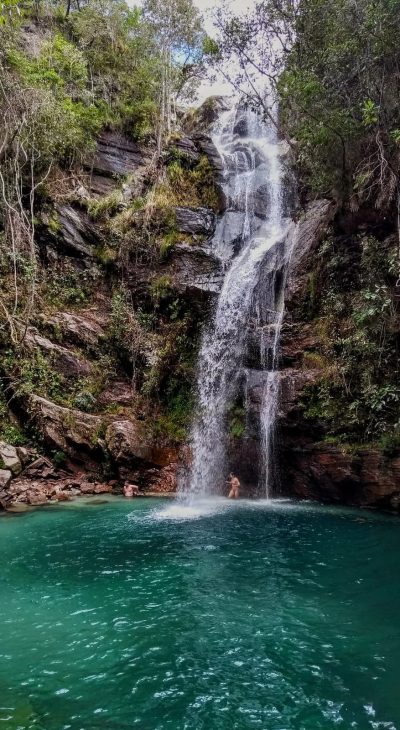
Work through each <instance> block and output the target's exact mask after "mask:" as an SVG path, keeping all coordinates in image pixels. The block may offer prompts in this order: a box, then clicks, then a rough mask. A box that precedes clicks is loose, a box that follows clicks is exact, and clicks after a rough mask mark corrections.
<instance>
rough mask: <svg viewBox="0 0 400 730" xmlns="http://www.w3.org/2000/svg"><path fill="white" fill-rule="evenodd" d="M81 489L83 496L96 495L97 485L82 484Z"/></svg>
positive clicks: (90, 483)
mask: <svg viewBox="0 0 400 730" xmlns="http://www.w3.org/2000/svg"><path fill="white" fill-rule="evenodd" d="M79 489H80V491H81V493H82V494H94V489H95V485H94V484H92V482H82V483H81V484H80V485H79Z"/></svg>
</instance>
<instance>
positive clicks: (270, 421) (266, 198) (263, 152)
mask: <svg viewBox="0 0 400 730" xmlns="http://www.w3.org/2000/svg"><path fill="white" fill-rule="evenodd" d="M213 141H214V144H215V146H216V147H217V149H218V151H219V153H220V155H221V158H222V160H223V165H224V181H223V188H224V193H225V196H226V200H227V204H228V209H227V211H226V212H225V214H224V215H223V216H222V218H221V220H220V222H219V225H218V227H217V230H216V234H215V237H214V240H213V244H212V247H213V251H214V254H215V255H216V256H218V257H219V259H220V260H221V262H222V265H223V267H224V268H225V269H226V274H225V278H224V282H223V286H222V290H221V293H220V295H219V299H218V302H217V305H216V310H215V314H214V317H213V320H212V322H211V324H210V326H209V327H208V328H207V330H206V331H205V333H204V336H203V340H202V346H201V351H200V356H199V363H198V381H197V391H198V412H197V418H196V421H195V423H194V426H193V430H192V450H193V462H192V467H191V475H190V482H189V487H188V488H186V489H185V491H186V492H187V491H189V493H190V494H191V495H209V494H215V493H217V494H218V493H220V492H221V490H222V487H223V483H224V481H225V476H226V447H227V416H228V411H229V408H230V406H231V405H232V403H233V400H234V398H235V395H236V393H237V390H238V387H239V384H240V381H241V379H242V375H243V358H244V353H245V350H246V341H247V335H248V328H249V321H250V315H251V312H252V309H254V305H255V301H254V299H255V292H256V290H257V284H258V282H259V278H260V272H261V269H262V265H263V263H264V262H265V260H266V257H267V256H270V257H271V264H270V266H269V269H270V274H269V276H268V277H267V281H268V286H267V289H268V291H267V294H266V299H267V300H268V301H267V317H265V312H264V309H265V308H263V307H262V306H260V304H259V303H258V309H259V311H260V312H262V314H261V315H260V317H259V324H260V325H261V324H262V323H263V322H264V321H265V322H267V327H266V328H267V329H269V330H271V331H272V328H273V327H274V328H275V329H274V332H275V335H274V337H273V345H272V347H271V344H267V345H266V347H265V348H264V350H265V362H264V363H263V365H264V367H266V368H267V369H268V370H269V374H268V375H267V379H266V386H265V388H264V391H265V392H264V399H263V400H264V402H263V408H262V414H261V424H262V427H261V432H262V439H263V442H264V451H265V459H264V461H265V465H264V470H265V471H266V477H265V479H266V484H268V483H269V482H268V480H269V477H270V457H271V444H272V434H273V425H274V420H275V413H276V403H277V394H278V387H277V380H276V378H275V375H274V372H273V371H274V369H275V367H276V361H277V346H278V338H279V329H280V326H279V324H280V322H281V319H282V316H281V315H282V314H283V300H282V291H281V289H282V287H280V289H279V287H278V290H279V292H278V299H280V300H282V305H281V304H280V303H279V307H278V310H277V287H276V273H277V272H280V271H281V270H282V267H283V264H284V260H285V259H286V258H287V257H286V253H285V251H286V247H285V246H284V245H283V241H284V239H285V234H286V231H287V221H286V220H285V218H284V217H283V213H282V166H281V162H280V151H279V140H278V137H277V132H276V126H275V125H274V124H272V123H270V124H268V125H266V124H264V123H263V121H262V120H261V119H260V117H259V116H258V115H257V114H255V113H254V112H252V111H250V110H246V109H244V108H242V107H240V106H235V107H234V108H233V109H231V110H229V111H226V112H224V113H223V114H222V115H221V117H220V120H219V124H218V127H217V128H216V130H215V134H214V136H213ZM281 279H282V277H281ZM264 294H265V293H264ZM264 298H265V297H264ZM256 308H257V306H256ZM268 308H269V309H271V311H272V312H273V315H272V317H271V316H270V315H269V314H268ZM276 310H277V311H276ZM261 331H263V327H262V326H261ZM261 349H262V348H261ZM267 472H268V473H267Z"/></svg>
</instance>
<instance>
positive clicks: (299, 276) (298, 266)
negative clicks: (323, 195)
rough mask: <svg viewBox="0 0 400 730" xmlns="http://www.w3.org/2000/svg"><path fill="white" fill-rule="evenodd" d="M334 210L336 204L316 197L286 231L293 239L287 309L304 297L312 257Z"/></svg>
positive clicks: (331, 218) (287, 283)
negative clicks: (297, 220) (295, 222)
mask: <svg viewBox="0 0 400 730" xmlns="http://www.w3.org/2000/svg"><path fill="white" fill-rule="evenodd" d="M335 213H336V205H335V203H333V202H332V201H330V200H315V201H314V202H312V203H310V204H309V205H308V207H307V209H306V211H305V213H304V215H303V216H302V217H301V218H300V220H299V222H298V223H297V224H293V225H292V227H291V229H290V231H289V234H288V238H291V240H292V241H293V247H292V254H291V260H290V268H289V273H288V278H287V282H286V290H285V303H286V306H287V307H289V308H293V307H295V306H296V304H298V303H299V301H300V300H301V298H302V296H304V292H305V291H306V288H307V281H308V275H309V272H310V271H312V269H313V256H314V254H315V251H316V250H317V247H318V245H319V243H320V242H321V240H322V238H323V237H324V235H325V234H326V232H327V229H328V226H329V224H330V223H331V221H332V220H333V218H334V215H335Z"/></svg>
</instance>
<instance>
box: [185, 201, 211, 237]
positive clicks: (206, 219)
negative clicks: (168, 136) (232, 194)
mask: <svg viewBox="0 0 400 730" xmlns="http://www.w3.org/2000/svg"><path fill="white" fill-rule="evenodd" d="M175 216H176V227H177V229H178V230H179V231H181V232H182V233H190V234H192V235H195V234H200V235H204V236H208V237H211V236H212V235H213V233H214V230H215V213H214V211H213V210H211V208H179V207H178V208H175Z"/></svg>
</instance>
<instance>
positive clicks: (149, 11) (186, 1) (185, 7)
mask: <svg viewBox="0 0 400 730" xmlns="http://www.w3.org/2000/svg"><path fill="white" fill-rule="evenodd" d="M144 18H145V19H146V20H147V22H148V23H149V25H150V26H151V27H152V28H153V29H154V33H155V37H156V39H157V42H158V46H159V48H160V52H161V74H162V83H161V89H160V121H159V129H158V134H157V147H158V152H159V153H160V152H161V148H162V143H163V139H164V136H165V134H169V133H170V131H171V126H172V117H173V112H174V110H175V105H176V102H177V99H178V97H179V96H180V95H181V94H182V93H183V91H184V88H185V87H186V86H187V84H188V82H189V80H190V79H191V78H193V74H195V70H196V69H197V68H198V66H199V64H200V61H201V56H202V41H203V37H204V33H203V31H202V25H201V16H200V14H199V12H198V10H197V9H196V8H195V7H194V5H193V2H192V0H166V2H164V3H160V2H158V0H146V2H145V4H144Z"/></svg>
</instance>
